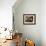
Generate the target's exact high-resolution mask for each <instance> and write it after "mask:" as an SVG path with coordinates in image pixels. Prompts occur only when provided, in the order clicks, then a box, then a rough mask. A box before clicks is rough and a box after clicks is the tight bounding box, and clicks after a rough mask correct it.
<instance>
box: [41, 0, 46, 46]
mask: <svg viewBox="0 0 46 46" xmlns="http://www.w3.org/2000/svg"><path fill="white" fill-rule="evenodd" d="M41 38H42V39H41V40H42V46H46V0H42V1H41Z"/></svg>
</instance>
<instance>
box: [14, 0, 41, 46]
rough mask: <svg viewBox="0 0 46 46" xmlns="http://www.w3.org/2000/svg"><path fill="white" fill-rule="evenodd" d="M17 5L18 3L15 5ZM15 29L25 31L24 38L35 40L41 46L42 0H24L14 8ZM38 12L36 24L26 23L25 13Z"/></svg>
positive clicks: (37, 45)
mask: <svg viewBox="0 0 46 46" xmlns="http://www.w3.org/2000/svg"><path fill="white" fill-rule="evenodd" d="M14 6H16V5H14ZM13 12H14V19H15V22H14V23H15V30H18V32H22V33H23V37H24V38H28V39H32V40H34V41H35V43H36V46H41V22H40V21H41V20H40V18H41V1H40V0H23V2H22V3H20V5H18V6H17V7H14V8H13ZM25 13H27V14H36V25H24V24H23V14H25Z"/></svg>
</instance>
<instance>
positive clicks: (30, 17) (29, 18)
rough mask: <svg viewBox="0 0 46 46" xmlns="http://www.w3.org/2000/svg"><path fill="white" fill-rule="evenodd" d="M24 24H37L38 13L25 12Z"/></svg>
mask: <svg viewBox="0 0 46 46" xmlns="http://www.w3.org/2000/svg"><path fill="white" fill-rule="evenodd" d="M23 24H24V25H35V24H36V14H23Z"/></svg>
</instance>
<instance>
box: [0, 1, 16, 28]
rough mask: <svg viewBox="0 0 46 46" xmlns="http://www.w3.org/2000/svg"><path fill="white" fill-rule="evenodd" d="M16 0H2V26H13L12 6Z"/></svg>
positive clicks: (0, 23)
mask: <svg viewBox="0 0 46 46" xmlns="http://www.w3.org/2000/svg"><path fill="white" fill-rule="evenodd" d="M15 2H16V0H0V27H7V28H9V29H11V28H12V6H13V5H14V3H15Z"/></svg>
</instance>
